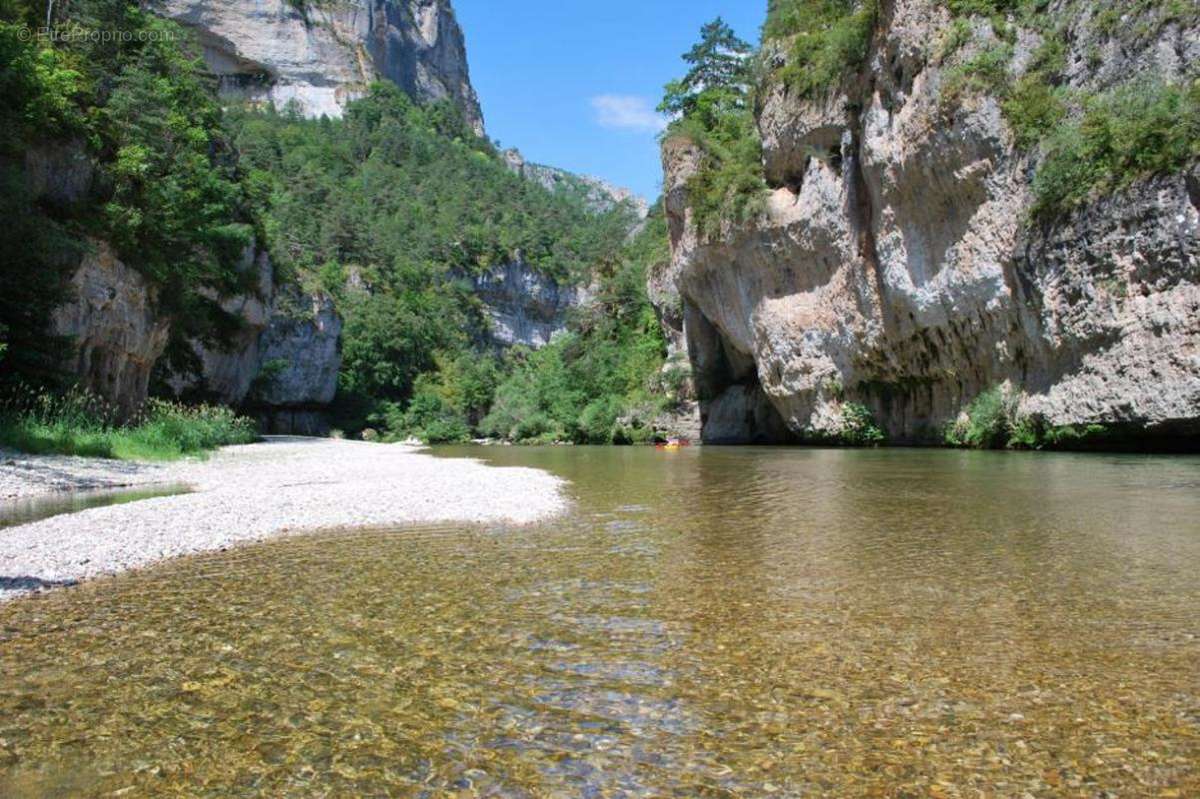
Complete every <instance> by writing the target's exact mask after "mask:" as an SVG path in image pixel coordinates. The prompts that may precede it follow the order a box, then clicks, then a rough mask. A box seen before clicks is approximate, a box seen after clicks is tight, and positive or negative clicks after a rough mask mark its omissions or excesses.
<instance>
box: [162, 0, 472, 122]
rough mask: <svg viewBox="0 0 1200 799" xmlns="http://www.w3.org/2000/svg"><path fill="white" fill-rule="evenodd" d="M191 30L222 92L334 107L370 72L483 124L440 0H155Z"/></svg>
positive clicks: (338, 109) (456, 33)
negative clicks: (449, 103) (449, 105)
mask: <svg viewBox="0 0 1200 799" xmlns="http://www.w3.org/2000/svg"><path fill="white" fill-rule="evenodd" d="M154 7H155V8H156V10H158V11H159V12H161V13H163V14H165V15H166V16H169V17H172V18H173V19H175V20H176V21H178V22H180V23H182V24H184V25H186V26H188V27H189V28H191V29H192V30H194V31H195V32H196V34H197V36H198V37H199V39H200V42H201V44H202V45H203V47H204V58H205V61H206V62H207V63H208V65H209V68H210V69H212V71H213V72H214V73H215V74H216V75H217V76H218V78H219V79H220V82H221V92H222V93H223V94H224V95H225V96H226V97H230V98H237V99H245V100H250V101H255V102H265V101H271V102H274V103H275V104H276V105H277V106H279V107H283V106H284V105H286V104H287V103H289V102H292V101H294V102H296V103H297V104H298V105H299V106H300V108H301V110H302V111H303V113H305V114H306V115H309V116H320V115H321V114H326V115H328V116H331V117H335V116H340V115H341V113H342V109H343V108H344V106H345V105H346V103H347V102H349V101H350V100H352V99H354V98H355V97H359V96H361V95H362V94H363V92H364V91H365V90H366V87H367V85H368V84H369V83H370V82H371V81H374V80H377V79H381V78H386V79H388V80H391V81H393V82H394V83H396V84H397V85H399V86H400V87H401V88H403V89H404V90H405V91H406V92H408V93H409V94H410V95H411V96H412V97H414V98H416V99H418V100H422V101H430V100H441V99H449V100H451V101H453V102H454V103H455V104H456V105H457V106H458V107H459V108H460V109H461V110H462V113H463V115H464V117H465V118H466V120H467V121H468V123H469V124H471V126H472V127H474V128H475V130H476V132H477V133H479V134H481V135H482V133H483V116H482V113H481V112H480V109H479V99H478V98H477V97H476V95H475V90H474V89H473V88H472V87H471V81H470V76H469V74H468V70H467V56H466V48H465V46H464V43H463V34H462V30H461V29H460V28H459V26H458V22H457V20H456V19H455V16H454V10H453V9H452V8H451V6H450V2H449V0H363V2H354V1H353V0H330V1H329V2H315V1H314V0H160V2H158V4H157V5H156V6H154Z"/></svg>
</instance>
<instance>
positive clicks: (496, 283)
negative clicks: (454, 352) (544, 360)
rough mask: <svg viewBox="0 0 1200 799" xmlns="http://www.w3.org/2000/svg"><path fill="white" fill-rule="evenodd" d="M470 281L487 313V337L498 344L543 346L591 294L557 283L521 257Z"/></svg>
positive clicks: (503, 345) (585, 289) (584, 290)
mask: <svg viewBox="0 0 1200 799" xmlns="http://www.w3.org/2000/svg"><path fill="white" fill-rule="evenodd" d="M471 283H472V286H473V288H474V293H475V295H476V296H477V297H479V300H480V302H481V303H482V304H483V309H484V313H485V314H486V315H487V320H488V330H487V335H488V339H489V341H490V342H491V343H492V344H494V345H496V346H499V347H511V346H513V345H515V344H522V345H524V346H527V347H532V348H534V349H537V348H539V347H544V346H545V345H547V344H549V343H550V342H551V341H553V340H554V337H555V336H557V335H558V334H560V333H562V332H563V331H565V330H566V328H567V319H568V315H569V313H570V312H571V310H572V309H573V308H577V307H579V306H581V305H583V304H584V303H586V302H587V301H588V300H590V299H591V296H592V294H591V292H590V291H589V290H588V289H587V288H586V287H580V286H573V285H569V284H565V283H560V282H559V281H557V280H555V279H554V278H552V277H549V276H547V275H543V274H542V273H540V272H539V271H537V270H536V269H534V268H533V267H531V266H530V265H529V264H527V263H525V262H524V261H520V260H517V261H513V262H511V263H507V264H504V265H502V266H498V267H495V268H493V269H489V270H487V271H486V272H483V273H481V274H478V275H475V276H473V277H472V278H471Z"/></svg>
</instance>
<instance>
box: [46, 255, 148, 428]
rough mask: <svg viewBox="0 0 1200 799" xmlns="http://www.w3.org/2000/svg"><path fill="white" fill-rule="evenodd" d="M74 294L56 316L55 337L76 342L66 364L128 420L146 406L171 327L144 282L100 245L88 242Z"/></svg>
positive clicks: (74, 279) (74, 280)
mask: <svg viewBox="0 0 1200 799" xmlns="http://www.w3.org/2000/svg"><path fill="white" fill-rule="evenodd" d="M71 290H72V292H73V294H74V299H73V301H72V302H70V303H68V304H66V305H63V306H61V307H59V308H58V309H56V310H55V312H54V315H53V317H52V319H51V320H50V328H51V331H52V332H53V333H54V334H55V335H59V336H68V337H70V338H71V339H72V340H73V343H74V347H73V350H72V351H71V352H70V353H68V354H67V356H66V359H65V360H66V361H67V362H68V364H69V365H70V366H71V367H72V368H73V370H74V372H75V374H77V375H78V376H79V378H80V381H81V382H82V384H83V385H84V386H86V387H87V388H88V389H89V390H91V391H92V392H94V393H96V394H98V395H99V396H102V397H104V398H105V399H107V400H108V401H109V402H111V403H112V404H113V405H114V406H115V408H116V409H117V412H118V414H119V415H121V416H123V417H127V416H129V415H130V414H131V413H133V411H135V410H137V409H138V408H139V407H141V405H142V403H143V402H145V400H146V389H147V386H148V384H149V382H150V372H151V370H152V369H153V368H154V364H155V362H156V361H157V360H158V358H159V356H161V355H162V354H163V350H164V349H166V346H167V339H168V337H169V335H170V324H169V323H168V322H167V320H165V319H162V318H160V317H159V315H158V313H157V309H156V308H155V292H154V290H153V288H152V287H151V286H150V285H148V284H147V283H146V280H145V278H143V277H142V276H141V275H140V274H139V273H138V272H137V271H135V270H134V269H131V268H130V267H128V266H126V265H125V264H124V263H122V262H121V260H120V259H118V258H117V256H116V254H115V253H113V251H112V250H111V249H110V248H109V246H108V245H107V244H105V243H104V242H102V241H93V242H90V246H89V252H88V253H87V254H85V255H84V257H83V260H82V261H81V262H80V265H79V268H78V269H77V270H76V271H75V274H74V275H73V276H72V278H71Z"/></svg>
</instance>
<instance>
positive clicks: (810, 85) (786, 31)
mask: <svg viewBox="0 0 1200 799" xmlns="http://www.w3.org/2000/svg"><path fill="white" fill-rule="evenodd" d="M878 18H879V2H878V0H816V1H815V2H814V0H778V1H777V2H775V3H773V4H772V5H771V9H770V11H769V13H768V17H767V23H766V25H765V26H764V27H763V36H764V38H767V39H777V38H789V37H794V39H793V41H792V47H791V53H790V55H789V58H788V63H787V66H785V67H784V68H783V70H782V71H781V72H780V77H781V78H782V79H783V80H784V81H785V82H786V83H787V84H788V86H790V87H791V88H792V89H793V90H794V91H796V92H797V93H799V94H800V96H802V97H812V96H814V95H816V94H819V93H821V92H824V91H827V90H829V89H830V88H832V87H833V86H834V85H836V84H837V82H838V80H840V79H841V77H842V75H844V74H845V73H846V72H847V71H848V70H851V69H854V68H855V67H858V66H861V65H862V63H863V62H864V61H865V60H866V57H867V51H868V49H869V48H870V44H871V35H872V34H873V33H874V31H875V23H876V21H877V20H878Z"/></svg>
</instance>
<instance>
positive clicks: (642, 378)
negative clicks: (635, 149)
mask: <svg viewBox="0 0 1200 799" xmlns="http://www.w3.org/2000/svg"><path fill="white" fill-rule="evenodd" d="M42 14H43V9H42V6H41V4H40V3H30V2H26V0H4V2H3V3H2V4H0V58H2V59H3V61H4V64H5V68H4V70H3V73H2V74H0V84H2V85H0V89H2V92H0V96H2V97H0V125H2V127H0V179H2V180H3V182H4V191H3V193H2V195H0V202H3V204H4V207H3V212H4V214H5V217H6V219H7V220H8V224H7V225H6V226H5V227H4V230H3V232H2V233H0V253H2V254H3V257H2V259H0V261H2V262H0V366H2V367H3V368H2V374H3V378H2V379H3V381H4V382H5V384H6V385H7V386H8V387H9V388H10V389H11V387H12V386H13V385H20V386H22V387H27V386H35V387H38V388H39V389H43V390H46V389H48V390H51V391H56V392H57V391H62V390H64V389H66V388H67V387H68V386H69V384H70V383H71V375H69V374H68V373H66V372H64V371H63V359H62V352H63V347H64V344H65V342H62V341H58V340H55V339H54V338H53V337H50V336H47V320H48V319H49V317H50V314H51V311H52V309H53V308H54V307H56V306H57V305H58V304H60V303H62V302H63V301H65V300H66V299H67V293H66V291H67V289H66V280H67V278H68V277H69V275H70V274H71V271H72V269H73V268H74V265H75V264H76V263H78V260H79V258H80V256H81V254H82V252H83V251H84V250H85V249H86V248H88V247H89V246H92V245H91V243H90V242H94V241H96V240H102V241H105V242H108V243H109V244H111V246H112V247H113V248H114V249H115V251H116V252H117V253H118V254H119V255H120V257H121V258H122V260H123V261H124V262H125V263H127V264H129V265H130V266H132V267H133V268H135V269H137V270H138V271H139V272H140V273H141V274H142V275H143V276H144V277H145V278H146V279H147V280H148V282H149V284H150V285H151V286H153V287H154V289H155V291H156V296H157V305H158V312H159V313H160V314H162V315H163V316H164V317H166V318H169V319H170V320H171V342H170V344H169V346H168V348H167V352H166V354H165V355H164V356H163V358H162V359H161V360H160V363H159V364H158V366H157V377H158V378H159V379H157V380H156V381H155V383H154V384H153V386H154V388H155V390H157V391H160V392H162V391H165V389H166V380H165V378H166V377H168V376H170V375H176V374H187V373H189V372H192V373H194V372H195V371H196V370H197V369H198V368H199V364H198V362H197V360H196V356H195V353H194V348H193V346H192V344H191V343H192V342H196V341H199V342H204V343H205V344H209V345H213V346H218V347H219V346H221V344H222V342H223V341H226V340H228V339H229V338H230V337H231V335H232V333H233V332H235V330H236V326H237V324H238V321H237V320H236V319H235V318H233V317H232V316H231V315H230V314H228V313H226V312H225V311H223V310H222V308H221V305H220V300H221V299H222V298H224V297H229V296H232V295H236V294H239V293H245V292H249V291H253V288H252V286H251V285H250V284H251V282H252V276H250V275H248V274H246V273H245V270H240V271H239V269H238V268H237V265H238V262H239V259H240V258H242V257H243V253H244V252H245V251H246V250H247V248H253V247H257V248H260V249H265V250H266V251H267V252H268V253H269V254H270V256H271V259H272V263H273V266H274V270H275V276H276V277H275V280H276V282H277V283H292V284H298V285H299V286H301V287H302V288H303V289H304V290H306V291H308V292H316V293H320V294H324V295H327V296H328V297H330V298H332V299H333V301H334V303H335V306H336V308H337V310H338V312H339V313H340V314H341V315H342V317H343V318H344V320H345V327H344V333H343V344H342V347H343V366H342V372H341V375H340V378H339V390H338V396H337V398H336V400H335V405H334V416H335V419H334V421H335V424H336V425H337V426H338V427H339V428H340V429H342V430H343V431H344V432H345V433H347V434H359V433H361V432H362V431H364V430H368V429H369V430H373V431H374V432H375V433H377V434H380V435H383V436H385V437H404V436H410V435H416V436H419V437H422V438H426V439H430V440H439V441H441V440H462V439H465V438H468V437H471V436H477V435H494V436H502V437H506V438H515V439H519V440H537V441H557V440H562V441H604V442H607V441H614V440H616V441H621V440H636V439H638V438H644V437H645V436H646V435H648V432H647V429H646V427H645V425H646V421H647V420H648V418H650V417H651V416H652V415H653V413H654V412H655V409H656V408H657V407H658V406H660V405H661V404H662V403H663V402H665V401H666V400H665V399H663V397H664V396H665V395H664V391H663V382H664V378H662V377H661V376H660V371H661V367H662V365H663V358H664V344H663V341H662V337H661V334H660V333H659V330H658V325H657V322H656V320H655V318H654V315H653V312H652V309H651V308H650V305H649V303H648V301H647V300H646V296H645V289H644V284H645V281H644V274H645V270H646V268H647V265H648V264H649V263H651V262H652V261H653V260H655V259H662V258H665V257H666V243H665V242H666V232H665V224H664V223H663V220H662V219H661V217H660V216H658V215H654V216H652V218H651V219H650V220H649V221H648V222H646V223H645V224H642V225H640V232H639V233H638V235H637V236H636V238H633V239H630V240H627V239H628V236H627V234H628V233H629V232H630V230H631V229H632V228H633V227H634V224H635V222H636V221H637V220H636V219H635V217H634V215H633V211H632V210H631V209H630V208H628V207H626V206H624V205H621V206H617V207H614V208H611V209H608V210H602V211H597V210H595V209H593V208H590V207H588V204H587V203H586V202H585V198H584V194H583V192H582V191H576V190H575V189H574V188H573V184H572V183H571V182H570V181H567V182H565V185H566V187H567V188H566V189H562V190H556V191H551V190H549V189H547V188H545V187H543V186H542V185H539V184H538V183H536V182H533V181H528V180H525V179H523V178H522V177H521V176H519V175H517V174H514V173H513V172H512V171H511V170H510V169H509V168H508V167H507V166H506V164H505V163H504V161H503V159H502V158H501V157H500V155H499V153H498V151H497V149H496V147H495V146H494V145H493V144H492V143H491V142H490V141H488V140H487V139H486V138H481V137H478V136H476V135H475V134H474V133H473V132H472V131H471V130H470V128H469V127H468V126H467V125H466V124H464V122H463V120H462V118H461V116H460V115H459V113H458V112H457V110H456V109H455V108H454V107H453V106H452V105H450V104H448V103H440V104H433V105H429V106H420V105H418V104H416V103H414V102H413V101H412V100H411V99H410V98H409V97H408V96H407V95H405V94H404V93H403V92H402V91H400V90H399V89H398V88H396V87H395V86H394V85H392V84H377V85H375V86H373V87H372V88H371V91H370V93H369V95H368V96H367V97H364V98H363V99H361V100H358V101H356V102H354V103H352V104H351V105H350V107H349V108H348V110H347V113H346V115H345V117H344V118H343V119H337V120H330V119H327V118H321V119H316V120H313V119H304V118H302V117H301V116H299V115H298V114H297V113H295V112H294V111H293V110H292V109H289V108H284V109H274V108H268V109H262V108H257V109H250V108H222V107H221V105H220V104H219V103H218V102H217V99H216V86H215V81H214V80H213V79H212V78H211V76H209V75H208V74H207V72H206V70H205V67H204V65H203V62H202V61H201V60H200V59H199V58H198V56H197V54H198V47H197V46H196V44H195V42H193V41H192V40H191V38H190V36H189V34H188V33H187V32H186V31H185V30H184V29H182V28H181V27H179V26H178V25H176V24H175V23H173V22H170V21H167V20H163V19H160V18H158V17H156V16H154V15H152V14H149V13H146V12H145V11H143V10H141V9H140V8H139V7H138V6H137V5H134V4H130V3H126V2H123V0H81V2H76V3H73V4H72V5H71V8H70V13H69V18H65V19H63V20H62V21H61V22H60V23H59V24H58V25H57V26H56V30H57V31H59V35H56V36H54V37H39V36H31V35H30V32H31V30H34V31H36V30H38V26H40V25H42V24H44V21H43V19H42V16H41V15H42ZM98 30H119V31H125V32H127V33H126V35H124V36H122V37H120V38H119V40H117V41H109V40H107V39H105V38H103V37H92V36H89V35H78V34H79V33H80V32H83V33H84V34H86V32H88V31H98ZM64 32H66V33H70V32H75V34H76V35H62V34H63V33H64ZM41 151H47V152H49V153H51V154H58V153H61V152H63V151H66V152H70V153H76V154H78V155H79V156H81V157H82V159H83V160H85V161H86V163H87V164H88V171H89V172H90V173H91V174H90V175H89V177H90V178H91V179H90V180H88V181H87V187H86V190H83V191H80V192H76V193H74V194H70V193H63V192H59V193H58V194H57V195H56V194H55V193H54V192H49V193H46V194H44V195H43V196H40V197H39V198H38V199H37V200H36V201H35V200H33V199H31V193H30V192H29V191H26V190H25V187H26V186H27V185H29V182H30V180H31V179H33V178H34V176H33V175H31V174H28V171H29V168H30V167H29V164H30V158H29V154H30V153H31V152H34V153H37V152H41ZM514 260H520V261H521V262H523V263H524V264H526V265H527V266H528V267H529V268H531V269H533V270H535V271H536V272H538V273H540V274H543V275H545V276H548V277H551V278H553V279H554V280H556V281H558V282H559V283H561V284H565V285H579V286H587V287H588V288H589V289H590V291H591V292H592V293H594V294H595V296H596V297H597V301H596V304H595V305H593V306H591V307H589V308H586V309H581V310H580V311H579V313H578V314H577V316H576V318H575V319H573V320H572V321H571V323H570V331H569V332H568V333H567V334H566V335H564V336H563V337H562V338H561V339H560V340H558V341H556V342H555V343H554V344H553V345H552V346H549V347H547V348H545V349H544V350H542V351H539V352H531V351H528V350H526V349H523V348H519V347H518V348H515V349H513V350H512V351H509V352H501V351H498V350H497V349H496V348H495V347H494V346H491V345H490V344H489V343H488V341H487V336H486V329H487V319H486V315H485V314H484V313H483V311H482V309H481V306H480V303H479V300H478V298H477V297H475V296H474V295H473V294H472V292H471V290H470V280H469V279H470V277H471V276H472V275H474V274H478V273H480V272H482V271H484V270H487V269H489V268H491V267H495V266H498V265H501V264H504V263H507V262H511V261H514ZM668 382H669V381H668ZM89 407H90V406H89Z"/></svg>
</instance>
